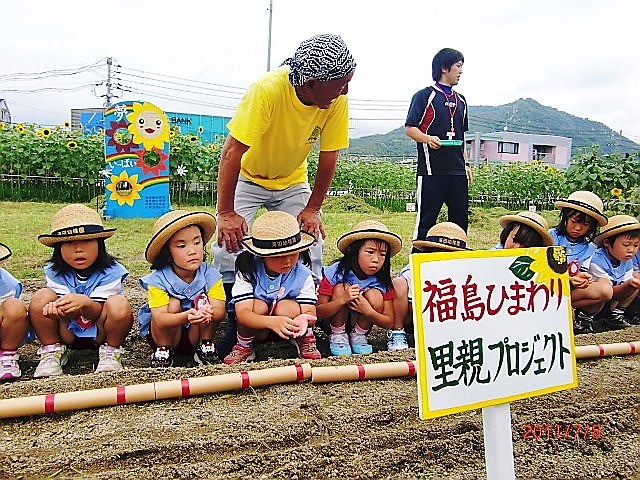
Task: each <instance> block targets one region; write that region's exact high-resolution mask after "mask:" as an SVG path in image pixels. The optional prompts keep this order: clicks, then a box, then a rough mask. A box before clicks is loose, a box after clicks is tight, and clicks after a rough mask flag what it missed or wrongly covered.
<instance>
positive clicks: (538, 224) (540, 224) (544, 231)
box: [500, 212, 553, 247]
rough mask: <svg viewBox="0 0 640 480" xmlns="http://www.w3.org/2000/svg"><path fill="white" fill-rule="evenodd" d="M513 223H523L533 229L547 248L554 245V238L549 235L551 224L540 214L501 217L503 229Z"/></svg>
mask: <svg viewBox="0 0 640 480" xmlns="http://www.w3.org/2000/svg"><path fill="white" fill-rule="evenodd" d="M511 222H518V223H522V224H524V225H527V226H529V227H531V228H533V229H534V230H535V231H536V232H538V233H539V234H540V236H541V237H542V244H543V245H544V246H545V247H550V246H551V245H553V238H552V237H551V235H549V224H548V223H547V221H546V220H545V219H544V218H543V217H542V216H541V215H540V214H538V213H535V212H520V213H517V214H515V215H504V216H502V217H500V226H501V227H502V228H504V227H506V226H507V225H509V223H511Z"/></svg>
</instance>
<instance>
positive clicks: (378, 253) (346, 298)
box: [318, 220, 406, 356]
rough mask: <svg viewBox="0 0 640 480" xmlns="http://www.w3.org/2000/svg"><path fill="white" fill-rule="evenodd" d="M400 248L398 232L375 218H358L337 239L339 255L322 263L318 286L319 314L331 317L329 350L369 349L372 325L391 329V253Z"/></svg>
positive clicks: (365, 352)
mask: <svg viewBox="0 0 640 480" xmlns="http://www.w3.org/2000/svg"><path fill="white" fill-rule="evenodd" d="M401 249H402V240H401V238H400V237H399V236H398V235H396V234H395V233H393V232H390V231H389V229H388V228H387V226H386V225H384V224H383V223H381V222H378V221H375V220H365V221H363V222H360V223H358V224H357V225H356V226H355V227H354V228H353V230H352V231H351V232H349V233H346V234H345V235H343V236H342V237H340V239H339V240H338V250H340V252H342V253H343V255H344V256H343V257H342V258H341V259H340V260H339V261H337V262H335V263H334V264H333V265H331V266H329V267H324V268H323V272H322V274H323V276H322V281H321V282H320V286H319V287H318V317H319V318H321V319H323V320H325V321H328V322H329V323H330V326H331V334H330V336H329V348H330V350H331V354H332V355H336V356H348V355H351V354H352V353H355V354H363V355H368V354H370V353H372V352H373V347H372V346H371V345H370V344H369V341H368V340H367V333H368V332H369V330H370V329H371V326H372V325H374V324H375V325H378V326H379V327H382V328H386V329H392V330H393V329H395V327H396V325H395V324H394V317H393V303H392V299H393V297H394V295H395V294H394V290H393V287H392V281H391V257H393V256H394V255H396V254H397V253H398V252H399V251H400V250H401ZM401 326H402V324H400V328H401ZM348 327H352V330H351V332H350V333H349V334H347V330H346V329H347V328H348ZM405 343H406V340H405Z"/></svg>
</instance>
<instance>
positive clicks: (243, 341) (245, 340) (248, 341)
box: [237, 333, 256, 348]
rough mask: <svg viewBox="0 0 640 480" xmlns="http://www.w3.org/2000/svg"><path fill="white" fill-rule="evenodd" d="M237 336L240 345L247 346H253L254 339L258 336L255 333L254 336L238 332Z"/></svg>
mask: <svg viewBox="0 0 640 480" xmlns="http://www.w3.org/2000/svg"><path fill="white" fill-rule="evenodd" d="M237 337H238V345H240V346H241V347H245V348H253V339H254V338H256V337H255V335H254V336H252V337H243V336H242V335H240V334H239V333H238V334H237Z"/></svg>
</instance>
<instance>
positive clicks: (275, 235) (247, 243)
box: [242, 211, 316, 257]
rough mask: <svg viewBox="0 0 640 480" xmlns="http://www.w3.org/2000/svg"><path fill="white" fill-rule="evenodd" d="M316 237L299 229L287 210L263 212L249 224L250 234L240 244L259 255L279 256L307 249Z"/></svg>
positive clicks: (296, 221) (294, 218)
mask: <svg viewBox="0 0 640 480" xmlns="http://www.w3.org/2000/svg"><path fill="white" fill-rule="evenodd" d="M315 241H316V237H314V236H313V235H311V234H310V233H307V232H303V231H302V230H300V225H299V224H298V220H296V217H294V216H293V215H291V214H289V213H287V212H279V211H272V212H265V213H263V214H262V215H260V216H259V217H258V218H256V219H255V220H254V222H253V225H251V236H250V237H248V238H245V239H244V240H242V245H244V247H245V248H246V249H247V250H249V251H250V252H251V253H253V254H254V255H258V256H259V257H281V256H283V255H290V254H292V253H297V252H302V251H303V250H307V249H308V248H309V247H311V245H313V243H314V242H315Z"/></svg>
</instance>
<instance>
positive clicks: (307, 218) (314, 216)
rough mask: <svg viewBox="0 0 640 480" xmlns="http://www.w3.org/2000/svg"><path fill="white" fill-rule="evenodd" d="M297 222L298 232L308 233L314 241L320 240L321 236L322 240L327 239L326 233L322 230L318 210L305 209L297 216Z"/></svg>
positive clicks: (322, 225) (322, 226)
mask: <svg viewBox="0 0 640 480" xmlns="http://www.w3.org/2000/svg"><path fill="white" fill-rule="evenodd" d="M298 222H299V223H300V230H304V231H305V232H307V233H310V234H311V235H313V236H314V237H316V240H318V239H319V238H320V235H322V238H327V232H326V231H325V229H324V224H323V223H322V217H321V216H320V211H319V210H316V209H313V208H309V207H305V208H304V209H303V210H302V211H301V212H300V214H299V215H298Z"/></svg>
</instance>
